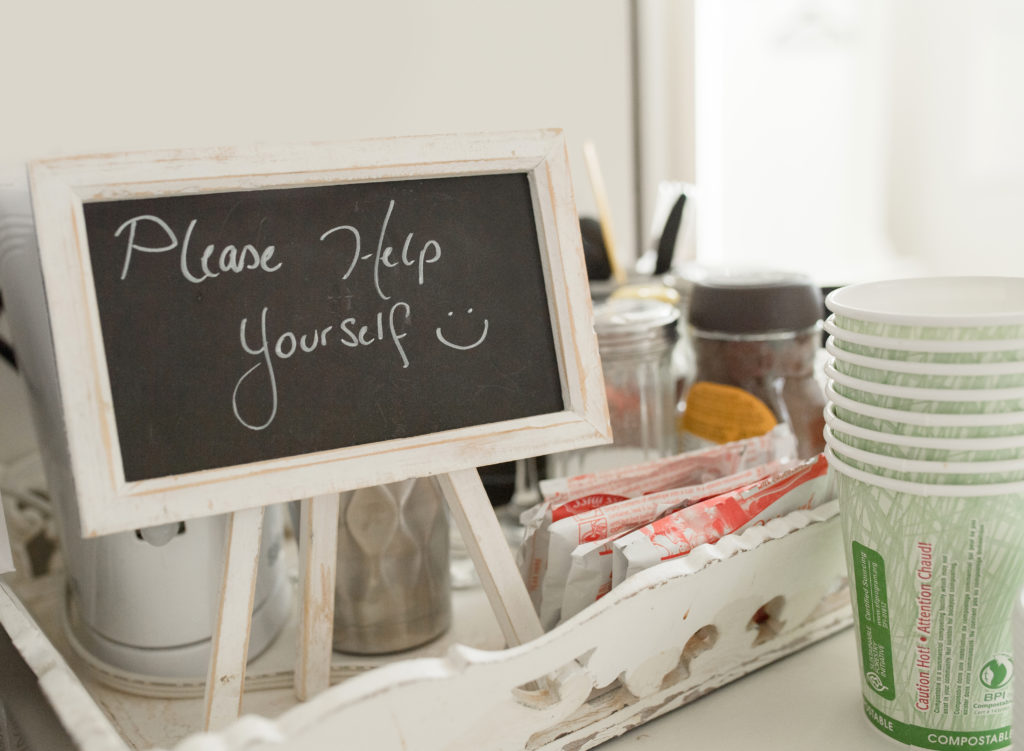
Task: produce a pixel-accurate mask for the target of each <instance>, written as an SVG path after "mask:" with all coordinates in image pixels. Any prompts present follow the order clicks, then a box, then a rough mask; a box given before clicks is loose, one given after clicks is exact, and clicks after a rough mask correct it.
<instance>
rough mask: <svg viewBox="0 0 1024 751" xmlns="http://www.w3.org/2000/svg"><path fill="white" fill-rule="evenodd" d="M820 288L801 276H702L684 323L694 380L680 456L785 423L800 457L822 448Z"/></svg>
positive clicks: (681, 433) (682, 427)
mask: <svg viewBox="0 0 1024 751" xmlns="http://www.w3.org/2000/svg"><path fill="white" fill-rule="evenodd" d="M822 310H823V308H822V298H821V290H820V288H819V287H818V286H817V285H816V284H815V283H814V282H813V281H812V280H811V279H810V278H809V277H807V276H805V275H802V274H795V273H787V272H775V271H762V272H733V273H718V274H709V275H708V276H707V277H706V278H704V279H701V280H700V281H698V282H696V283H695V284H694V286H693V290H692V292H691V296H690V303H689V311H688V314H687V320H688V323H689V329H690V339H691V345H692V347H693V356H694V366H695V373H694V378H693V383H692V385H691V386H690V389H689V391H688V393H687V395H686V405H685V410H684V411H683V414H682V417H681V419H680V425H679V436H680V445H681V448H682V449H683V450H689V449H693V448H698V447H700V446H705V445H709V444H713V443H725V442H727V441H735V440H740V439H743V438H749V437H752V436H755V435H761V434H763V433H766V432H767V431H769V430H771V429H772V428H773V427H774V426H775V425H777V424H779V423H788V424H789V425H790V427H791V428H792V429H793V432H794V434H795V435H796V439H797V446H798V452H799V454H800V456H801V457H804V458H806V457H809V456H813V455H815V454H817V453H818V452H820V451H822V450H823V448H824V438H823V430H824V407H825V397H824V394H823V393H822V389H821V386H820V384H819V382H818V380H817V379H816V378H815V362H816V357H817V354H818V351H819V350H820V347H821V333H820V328H821V318H822Z"/></svg>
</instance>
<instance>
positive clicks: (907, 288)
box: [825, 276, 1024, 328]
mask: <svg viewBox="0 0 1024 751" xmlns="http://www.w3.org/2000/svg"><path fill="white" fill-rule="evenodd" d="M997 293H998V294H997ZM1020 300H1024V277H1013V276H933V277H912V278H906V279H887V280H884V281H875V282H863V283H860V284H851V285H847V286H844V287H840V288H839V289H836V290H833V291H832V292H830V293H829V294H828V295H827V296H826V297H825V307H827V308H828V309H829V310H831V311H832V312H833V313H835V314H836V315H841V316H845V317H847V318H854V319H856V320H858V321H866V322H868V323H880V324H889V325H895V326H942V327H952V328H965V327H966V328H972V327H979V326H1003V325H1014V324H1024V305H1022V304H1021V303H1020V302H1019V301H1020ZM964 304H966V306H967V307H966V309H962V310H961V311H960V312H950V309H951V307H956V306H957V305H964Z"/></svg>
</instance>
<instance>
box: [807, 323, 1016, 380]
mask: <svg viewBox="0 0 1024 751" xmlns="http://www.w3.org/2000/svg"><path fill="white" fill-rule="evenodd" d="M825 351H826V352H828V353H829V354H830V355H832V365H833V367H834V368H835V369H836V370H838V371H839V372H840V373H844V374H845V375H849V376H853V377H854V378H860V379H862V380H865V381H871V382H872V383H882V384H888V385H890V386H906V387H908V388H924V389H1005V388H1021V387H1024V362H999V363H974V364H964V363H936V362H928V363H923V362H906V361H898V360H885V359H882V358H878V357H870V356H868V355H862V354H858V353H856V352H849V351H847V350H845V349H843V348H842V346H841V345H840V344H839V342H837V341H836V339H835V337H834V336H829V337H828V339H827V341H826V342H825Z"/></svg>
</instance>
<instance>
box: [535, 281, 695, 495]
mask: <svg viewBox="0 0 1024 751" xmlns="http://www.w3.org/2000/svg"><path fill="white" fill-rule="evenodd" d="M678 322H679V309H678V308H677V307H676V306H675V305H672V304H671V303H668V302H664V301H662V300H657V299H651V298H644V297H641V298H612V299H609V300H606V301H605V302H603V303H599V304H597V305H595V306H594V330H595V332H596V333H597V345H598V351H599V353H600V356H601V370H602V372H603V374H604V382H605V391H606V394H607V397H608V413H609V418H610V421H611V426H612V443H611V445H604V446H595V447H592V448H586V449H579V450H576V451H569V452H564V453H561V454H556V455H554V456H552V457H549V459H548V475H549V476H552V477H567V476H573V475H578V474H582V473H584V472H592V471H595V470H600V469H610V468H612V467H621V466H626V465H629V464H635V463H637V462H642V461H647V460H649V459H657V458H660V457H663V456H670V455H671V454H674V453H675V452H676V449H677V442H676V428H675V423H676V414H677V413H676V380H677V379H676V374H675V372H674V368H673V364H672V363H673V360H672V354H673V350H674V348H675V346H676V342H677V341H678V338H679V336H678V332H677V324H678Z"/></svg>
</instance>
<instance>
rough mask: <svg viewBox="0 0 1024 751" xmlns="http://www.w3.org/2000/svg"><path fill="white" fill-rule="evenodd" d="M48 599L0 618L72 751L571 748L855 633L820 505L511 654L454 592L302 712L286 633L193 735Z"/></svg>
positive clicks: (161, 699)
mask: <svg viewBox="0 0 1024 751" xmlns="http://www.w3.org/2000/svg"><path fill="white" fill-rule="evenodd" d="M62 589H63V585H62V577H61V576H60V574H59V573H57V574H53V575H50V576H48V577H44V578H43V579H37V580H24V579H23V580H20V581H17V580H11V582H10V583H4V582H0V624H2V626H3V628H4V629H5V630H6V631H7V633H8V634H9V636H10V638H11V641H12V642H13V644H14V645H15V647H16V649H17V650H18V651H19V652H20V653H21V655H22V656H23V658H24V660H25V662H26V663H27V664H28V665H29V667H30V668H31V670H32V671H33V672H34V674H35V675H36V676H37V677H38V682H39V686H40V688H41V690H42V692H43V694H44V695H45V696H46V697H47V699H48V700H49V702H50V704H51V705H52V709H53V710H54V712H55V713H56V715H57V717H58V718H59V720H60V722H61V723H62V724H63V725H64V727H65V729H66V730H67V732H68V734H69V735H70V736H71V737H72V739H73V740H74V741H75V742H76V743H77V744H78V746H79V748H80V749H82V751H125V750H126V749H157V748H159V749H174V751H264V750H265V751H271V750H273V751H299V750H300V749H301V751H328V749H331V750H333V749H337V748H346V749H370V748H372V749H375V751H389V750H391V749H394V750H395V751H397V750H398V749H401V750H402V751H427V750H428V749H429V750H434V749H466V750H467V751H470V750H472V751H479V750H480V749H502V750H504V749H531V750H533V749H536V750H538V751H539V750H541V749H545V750H547V749H552V750H553V749H566V750H568V749H572V750H573V751H583V750H584V749H589V748H593V747H595V746H597V745H599V744H601V743H602V742H604V741H607V740H609V739H611V738H614V737H616V736H619V735H621V734H622V733H624V732H626V731H627V730H629V729H631V728H634V727H636V726H638V725H641V724H643V723H644V722H647V721H649V720H651V719H653V718H655V717H658V716H660V715H662V714H664V713H666V712H670V711H672V710H675V709H677V708H679V707H682V706H683V705H685V704H687V703H688V702H691V701H693V700H694V699H697V698H699V697H700V696H702V695H704V694H706V693H708V692H710V691H712V690H714V689H716V688H718V687H720V686H723V685H725V684H727V683H729V682H731V681H733V680H735V679H737V678H740V677H742V676H744V675H746V674H748V673H750V672H752V671H754V670H756V669H757V668H760V667H762V666H764V665H767V664H768V663H771V662H773V661H775V660H777V659H779V658H781V657H783V656H785V655H787V654H790V653H792V652H795V651H797V650H799V649H801V648H802V647H804V646H807V645H809V644H811V643H813V642H815V641H817V640H820V639H822V638H824V637H826V636H828V635H830V634H832V633H834V632H836V631H838V630H840V629H842V628H844V627H846V626H847V625H849V624H850V623H851V622H852V614H851V610H850V601H849V591H848V587H847V583H846V567H845V561H844V559H843V551H842V543H841V535H840V529H839V519H838V504H837V502H836V501H830V502H828V503H826V504H824V505H822V506H820V507H818V508H816V509H814V510H811V511H796V512H793V513H791V514H789V515H788V516H786V517H783V518H781V519H777V520H774V521H771V522H768V523H767V524H765V525H764V526H761V527H757V528H754V529H751V530H749V531H747V532H744V533H742V534H738V535H730V536H728V537H726V538H724V539H723V540H722V541H720V542H719V543H717V544H715V545H704V546H701V547H699V548H697V549H696V550H695V551H694V552H693V553H691V554H690V555H689V556H687V557H685V558H680V559H676V560H672V561H667V562H665V563H663V564H661V565H659V566H657V567H655V568H653V569H649V570H647V571H644V572H642V573H641V574H639V575H637V576H635V577H632V578H631V579H629V580H627V581H626V582H625V583H624V584H623V585H621V586H620V587H618V588H616V589H615V590H613V591H612V592H611V593H610V594H609V595H607V596H606V597H604V598H603V599H601V600H600V601H598V602H597V603H595V604H594V605H592V606H591V607H589V608H588V609H586V610H584V611H583V612H581V613H579V614H577V615H576V616H574V617H573V618H571V619H570V620H568V621H566V622H565V623H562V624H561V625H559V626H558V627H556V628H554V629H553V630H551V631H549V632H548V633H546V634H544V635H543V636H541V637H540V638H537V639H534V640H532V641H530V642H527V643H525V644H523V645H521V646H518V647H514V648H510V649H501V648H500V645H501V644H502V637H501V634H500V630H499V629H498V627H497V624H496V623H495V621H494V615H493V614H492V612H491V611H490V609H489V607H488V605H487V602H486V599H485V598H484V597H483V595H482V594H481V593H480V592H479V589H477V590H470V591H465V590H462V591H457V592H455V609H454V610H455V616H454V618H455V622H454V624H453V628H452V632H451V633H450V634H449V635H448V636H447V637H445V638H444V639H442V640H441V641H440V642H438V643H435V644H434V645H431V646H430V647H428V648H426V649H425V650H417V651H416V652H412V653H406V654H405V655H401V656H399V657H398V658H390V659H377V660H368V659H363V660H351V659H347V658H345V656H343V655H338V654H335V655H334V662H333V664H332V671H331V674H332V681H333V682H334V685H332V686H331V687H330V688H329V689H327V690H326V691H324V692H323V693H321V694H319V695H317V696H315V697H313V698H312V699H310V700H308V701H306V702H301V703H300V702H298V701H297V700H296V699H295V694H294V689H293V687H292V675H291V670H292V666H293V665H294V651H295V648H296V645H295V642H294V639H293V637H294V628H293V627H292V626H290V627H289V628H287V629H286V630H285V632H284V633H283V634H282V635H281V636H280V637H279V638H278V640H277V642H276V643H275V645H274V647H272V648H271V650H270V651H269V652H268V653H267V654H265V655H262V656H260V657H259V658H257V659H256V660H254V661H253V662H252V663H251V664H250V668H249V671H248V673H247V679H246V681H247V682H246V692H245V695H244V700H243V716H242V717H241V718H240V719H239V720H237V721H236V722H234V723H232V724H231V725H229V726H227V727H226V728H224V729H223V730H221V731H219V732H215V733H203V732H199V729H200V728H201V727H202V719H203V718H202V697H201V692H202V690H201V687H200V688H199V689H198V690H196V687H195V686H187V685H186V686H180V687H179V690H178V691H177V692H176V691H175V690H174V689H173V686H171V687H169V686H167V685H163V686H162V685H159V684H152V685H149V686H146V685H143V684H141V683H138V682H137V681H136V680H135V679H136V678H137V677H132V676H127V675H125V674H113V673H107V674H103V673H102V672H101V671H100V669H99V666H97V665H91V666H90V665H87V664H85V663H84V662H83V661H82V659H81V656H80V655H78V654H76V653H75V652H74V650H72V649H70V648H69V645H68V643H67V639H66V636H65V635H64V632H63V629H62V628H61V626H60V612H61V610H62V608H61V607H60V599H59V598H60V597H61V593H62ZM467 645H472V646H467ZM422 654H434V655H436V656H425V657H421V656H419V655H422ZM72 666H73V667H72ZM367 668H374V669H369V670H368V669H367ZM133 681H134V683H133ZM123 689H131V691H133V692H134V693H126V692H125V691H124V690H123ZM145 693H149V694H150V696H148V697H147V696H141V695H139V694H145ZM176 693H177V694H179V696H177V697H175V694H176ZM188 694H194V695H195V697H194V698H188V697H187V696H186V695H188Z"/></svg>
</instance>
